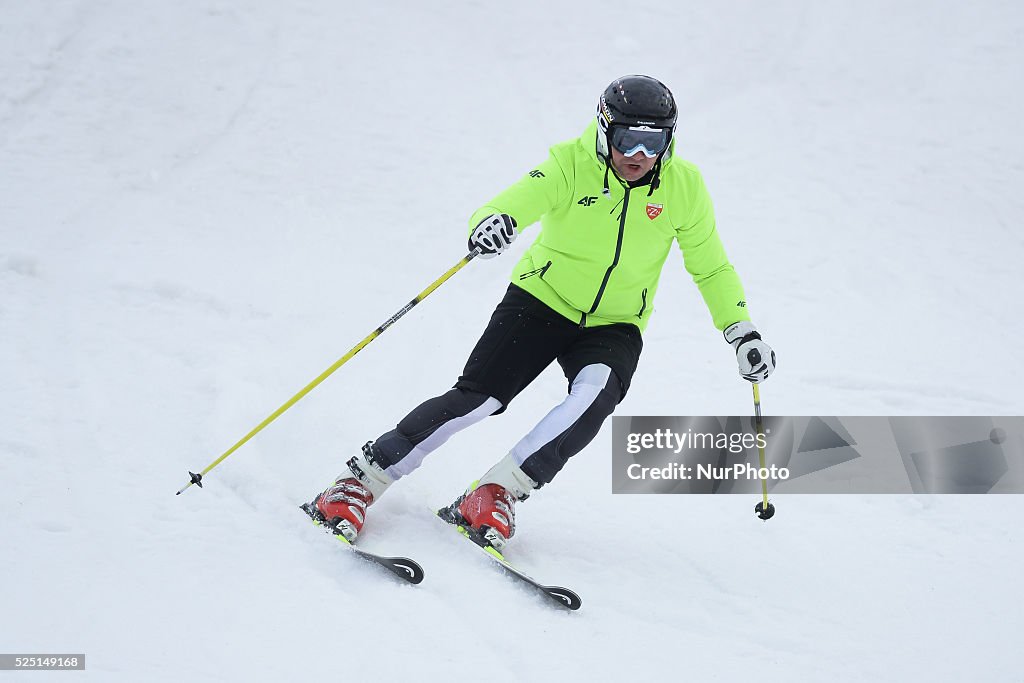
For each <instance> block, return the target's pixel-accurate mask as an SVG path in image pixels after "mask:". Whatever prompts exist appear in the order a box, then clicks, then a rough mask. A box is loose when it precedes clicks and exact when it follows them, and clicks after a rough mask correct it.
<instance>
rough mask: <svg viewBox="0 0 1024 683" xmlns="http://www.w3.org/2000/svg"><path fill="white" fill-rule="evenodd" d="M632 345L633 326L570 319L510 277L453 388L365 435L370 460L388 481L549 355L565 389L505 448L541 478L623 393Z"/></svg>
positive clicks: (580, 444)
mask: <svg viewBox="0 0 1024 683" xmlns="http://www.w3.org/2000/svg"><path fill="white" fill-rule="evenodd" d="M642 348H643V342H642V340H641V337H640V330H639V329H638V328H637V327H636V326H635V325H631V324H627V323H619V324H614V325H604V326H600V327H580V326H579V325H578V324H576V323H574V322H572V321H571V320H568V319H567V318H565V317H563V316H562V315H560V314H559V313H557V312H556V311H554V310H552V309H551V308H549V307H548V306H547V305H545V304H544V303H543V302H541V301H540V300H539V299H537V298H535V297H534V296H532V295H530V294H528V293H527V292H525V291H523V290H522V289H520V288H518V287H516V286H515V285H510V286H509V288H508V291H507V292H506V293H505V297H504V298H503V299H502V300H501V302H500V303H499V304H498V306H497V308H496V309H495V310H494V313H493V314H492V315H491V319H490V322H489V323H488V325H487V328H486V329H485V330H484V333H483V335H482V336H481V337H480V340H479V341H478V342H477V344H476V346H475V347H474V349H473V351H472V353H470V357H469V360H468V361H467V362H466V367H465V369H464V370H463V373H462V376H461V377H459V380H458V382H456V384H455V387H454V388H453V389H451V390H450V391H448V392H447V393H445V394H442V395H441V396H437V397H435V398H432V399H429V400H427V401H425V402H424V403H422V404H420V405H419V406H417V407H416V408H414V409H413V410H412V412H410V413H409V414H408V415H406V416H405V417H404V418H403V419H402V420H401V421H400V422H399V423H398V425H397V427H396V428H395V429H393V430H391V431H389V432H387V433H385V434H382V435H381V436H380V437H379V438H378V439H377V440H376V441H374V444H373V451H372V452H373V456H374V459H375V461H376V462H377V464H378V465H380V466H381V467H383V468H384V469H386V470H387V472H388V474H389V475H390V476H391V477H392V478H393V479H398V478H399V477H401V476H404V475H406V474H409V473H410V472H412V471H413V470H414V469H416V468H417V467H418V466H419V465H420V464H421V463H422V462H423V458H424V457H426V456H427V454H429V453H430V452H431V451H433V450H434V449H436V448H437V447H439V446H440V445H442V444H443V443H444V442H446V441H447V440H448V439H449V438H450V437H451V436H452V435H453V434H455V433H456V432H458V431H461V430H462V429H465V428H466V427H468V426H470V425H472V424H474V423H476V422H479V421H480V420H482V419H484V418H485V417H487V416H488V415H493V414H496V413H501V412H503V411H504V410H505V408H506V407H507V406H508V404H509V403H510V402H511V401H512V399H513V398H515V397H516V396H517V395H518V394H519V393H520V392H521V391H522V390H523V389H525V388H526V387H527V386H528V385H529V384H530V383H531V382H533V380H534V379H536V378H537V376H538V375H539V374H540V373H541V372H542V371H543V370H544V369H545V368H546V367H548V366H549V365H550V364H551V363H552V362H554V361H558V363H559V365H560V366H561V367H562V370H563V372H564V373H565V377H566V379H567V380H568V382H569V392H568V395H567V396H566V398H565V400H564V401H563V402H562V403H560V404H559V405H557V406H555V407H554V408H553V409H552V410H551V411H550V412H549V413H548V414H547V415H545V416H544V418H543V419H541V421H540V422H539V423H538V424H537V425H536V426H535V427H534V428H533V429H532V430H530V432H529V433H528V434H527V435H526V436H524V437H523V438H522V439H521V440H520V441H519V442H518V443H517V444H516V445H515V446H514V447H513V448H512V449H511V453H512V456H513V458H514V459H515V461H516V463H517V464H518V465H519V466H520V467H521V468H522V470H523V472H524V473H526V475H527V476H528V477H530V478H531V479H533V480H534V481H536V482H538V483H540V484H542V485H543V484H546V483H549V482H550V481H551V480H552V479H553V478H554V477H555V475H556V474H558V472H559V471H560V470H561V469H562V467H563V466H564V465H565V463H566V462H567V461H568V460H569V458H570V457H572V456H573V455H575V454H576V453H578V452H580V451H581V450H583V448H584V447H585V446H586V445H587V444H589V443H590V442H591V440H593V438H594V437H595V436H596V435H597V433H598V431H599V430H600V428H601V425H602V424H603V423H604V420H605V418H607V417H608V416H609V415H611V414H612V412H613V411H614V410H615V406H616V405H618V404H619V402H620V401H621V400H622V399H623V397H625V395H626V392H627V391H628V389H629V383H630V380H631V379H632V377H633V373H634V372H635V371H636V367H637V363H638V362H639V359H640V352H641V350H642Z"/></svg>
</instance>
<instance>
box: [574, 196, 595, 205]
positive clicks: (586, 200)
mask: <svg viewBox="0 0 1024 683" xmlns="http://www.w3.org/2000/svg"><path fill="white" fill-rule="evenodd" d="M576 203H577V204H580V205H582V206H590V205H591V204H596V203H597V197H584V198H583V199H581V200H579V201H578V202H576Z"/></svg>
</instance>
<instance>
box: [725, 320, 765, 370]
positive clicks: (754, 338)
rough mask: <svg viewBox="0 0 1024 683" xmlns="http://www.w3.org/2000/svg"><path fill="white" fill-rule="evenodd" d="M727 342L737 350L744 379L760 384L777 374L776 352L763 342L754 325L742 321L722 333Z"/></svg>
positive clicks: (737, 359) (737, 357) (737, 360)
mask: <svg viewBox="0 0 1024 683" xmlns="http://www.w3.org/2000/svg"><path fill="white" fill-rule="evenodd" d="M722 334H723V335H725V341H727V342H729V344H731V345H732V348H733V349H735V350H736V362H737V363H739V365H740V375H741V376H742V377H743V379H745V380H747V381H750V382H754V383H758V382H763V381H764V380H766V379H768V375H770V374H772V373H773V372H775V352H774V351H772V347H770V346H768V345H767V344H765V343H764V342H763V341H761V335H760V334H758V332H757V328H755V327H754V325H753V323H751V322H749V321H746V320H742V321H740V322H738V323H733V324H732V325H729V327H727V328H725V330H724V331H723V332H722Z"/></svg>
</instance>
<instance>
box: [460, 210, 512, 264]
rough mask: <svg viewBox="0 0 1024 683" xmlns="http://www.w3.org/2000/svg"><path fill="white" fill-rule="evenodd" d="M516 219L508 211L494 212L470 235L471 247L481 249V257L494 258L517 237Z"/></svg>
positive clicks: (471, 248)
mask: <svg viewBox="0 0 1024 683" xmlns="http://www.w3.org/2000/svg"><path fill="white" fill-rule="evenodd" d="M516 236H517V234H516V219H515V218H512V216H509V215H508V214H506V213H492V214H491V215H490V216H488V217H487V218H485V219H483V220H482V221H480V223H479V224H477V226H476V228H474V229H473V234H472V235H470V236H469V249H470V251H472V250H473V249H479V250H480V258H494V257H495V256H497V255H498V254H500V253H501V252H503V251H505V250H506V249H508V247H509V245H510V244H512V242H514V241H515V239H516Z"/></svg>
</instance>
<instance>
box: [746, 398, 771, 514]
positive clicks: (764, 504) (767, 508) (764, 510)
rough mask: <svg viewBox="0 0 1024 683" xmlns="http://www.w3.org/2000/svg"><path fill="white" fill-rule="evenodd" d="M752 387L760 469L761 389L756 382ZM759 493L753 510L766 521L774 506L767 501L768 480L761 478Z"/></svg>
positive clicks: (761, 440) (761, 438)
mask: <svg viewBox="0 0 1024 683" xmlns="http://www.w3.org/2000/svg"><path fill="white" fill-rule="evenodd" d="M751 386H752V387H754V421H755V423H756V424H757V436H758V439H757V455H758V457H759V458H760V462H761V469H762V470H764V468H765V457H764V446H762V445H761V444H762V443H764V423H763V422H762V421H761V391H760V389H759V388H758V386H757V382H754V383H752V384H751ZM761 493H762V495H763V496H764V499H763V500H762V501H761V502H759V503H758V504H757V505H755V506H754V512H756V513H757V516H758V517H760V518H761V519H763V520H765V521H767V520H769V519H771V518H772V515H774V514H775V506H774V505H772V504H771V503H769V502H768V482H767V480H765V479H762V480H761Z"/></svg>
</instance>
